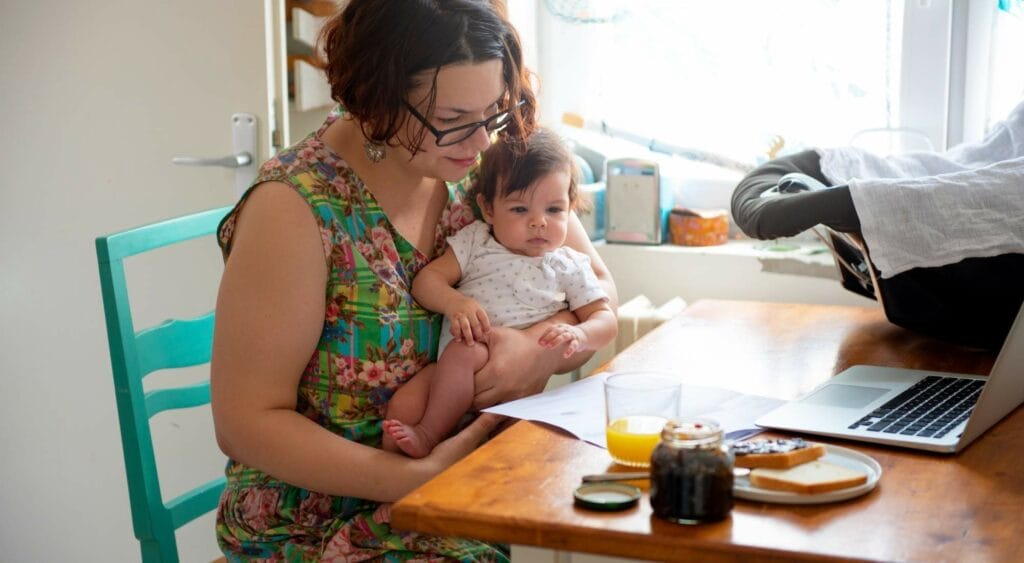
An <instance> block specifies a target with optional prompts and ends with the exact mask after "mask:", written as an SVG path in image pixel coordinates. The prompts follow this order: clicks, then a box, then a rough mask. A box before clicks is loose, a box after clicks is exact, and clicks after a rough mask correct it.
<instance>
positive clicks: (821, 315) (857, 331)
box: [393, 301, 1024, 561]
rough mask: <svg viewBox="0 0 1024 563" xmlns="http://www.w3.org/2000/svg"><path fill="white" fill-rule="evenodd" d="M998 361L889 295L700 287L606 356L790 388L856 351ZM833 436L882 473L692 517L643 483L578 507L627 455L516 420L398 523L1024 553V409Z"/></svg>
mask: <svg viewBox="0 0 1024 563" xmlns="http://www.w3.org/2000/svg"><path fill="white" fill-rule="evenodd" d="M994 359H995V357H994V354H992V353H989V352H982V351H977V350H971V349H965V348H960V347H956V346H952V345H949V344H946V343H942V342H938V341H935V340H930V339H927V338H924V337H921V336H918V335H915V334H913V333H910V332H908V331H905V330H903V329H900V328H898V327H895V326H892V325H890V324H889V323H888V322H887V321H886V320H885V319H884V316H883V315H882V313H881V311H880V310H878V309H872V308H858V307H845V306H820V305H793V304H774V303H752V302H735V301H701V302H697V303H695V304H693V305H691V306H690V307H689V308H687V309H686V310H685V311H684V312H683V314H681V315H680V316H678V317H676V318H674V319H672V320H670V321H668V322H666V323H665V324H663V325H662V326H661V327H659V328H658V329H656V330H655V331H653V332H651V333H650V334H648V335H647V336H645V337H644V338H642V339H641V340H639V341H637V342H636V343H635V344H634V345H633V346H631V347H630V348H628V349H627V350H625V351H624V352H623V353H621V354H620V355H619V356H617V357H616V358H615V359H614V360H612V361H611V362H610V363H609V364H608V366H607V368H608V369H613V370H627V369H658V370H668V371H673V372H675V373H679V374H681V376H682V377H683V378H684V381H685V382H686V383H688V384H700V385H716V386H719V387H725V388H730V389H735V390H738V391H743V392H745V393H752V394H762V395H767V396H773V397H779V398H783V399H790V398H793V397H796V396H798V395H799V394H801V393H803V392H806V391H808V390H809V389H811V388H812V387H814V386H815V385H817V384H818V383H819V382H821V381H823V380H824V379H826V378H828V377H830V376H832V375H834V374H835V373H838V372H839V371H842V370H843V369H845V368H846V367H848V366H850V365H853V364H874V365H888V366H902V367H913V368H921V369H931V370H937V371H953V372H961V373H976V374H987V373H988V371H989V370H990V369H991V366H992V363H993V361H994ZM684 400H685V398H684ZM594 408H595V409H601V408H603V405H594ZM768 435H769V436H771V435H777V434H768ZM822 441H825V442H827V443H832V444H836V445H842V446H845V447H849V448H853V449H855V450H857V451H860V452H862V453H865V454H867V455H870V456H872V457H874V458H875V459H876V460H878V462H879V463H880V464H881V466H882V470H883V475H882V478H881V481H880V482H879V484H878V486H877V487H876V488H875V489H874V490H873V491H871V492H870V493H868V494H866V495H864V496H862V497H858V498H856V499H852V500H848V501H844V502H839V503H833V504H825V505H777V504H767V503H761V502H751V501H745V500H739V499H737V501H736V507H735V508H734V509H733V511H732V514H731V516H730V517H729V518H728V519H726V520H724V521H722V522H718V523H713V524H702V525H697V526H683V525H677V524H672V523H670V522H666V521H662V520H659V519H657V518H654V517H652V516H651V509H650V504H649V499H648V497H647V495H646V492H645V494H644V496H643V498H642V499H641V501H640V504H639V506H637V507H635V508H632V509H629V510H627V511H624V512H616V513H599V512H592V511H587V510H583V509H579V508H576V507H575V506H574V505H573V497H572V492H573V490H574V489H575V488H576V486H578V485H579V484H580V479H581V477H582V476H583V475H584V474H588V473H601V472H606V471H614V470H616V469H619V468H617V467H616V466H615V465H614V464H612V463H611V461H610V458H609V457H608V454H607V452H606V451H605V450H603V449H600V448H598V447H595V446H592V445H590V444H587V443H585V442H582V441H580V440H576V439H575V438H573V437H571V436H569V435H568V434H566V433H564V432H562V431H559V430H556V429H553V428H551V427H548V426H545V425H541V424H537V423H533V422H526V421H521V422H517V423H516V424H514V425H512V426H511V427H510V428H509V429H508V430H506V431H504V432H503V433H501V434H500V435H498V436H497V437H495V438H494V439H493V440H491V441H490V442H488V443H487V444H485V445H484V446H482V447H481V448H480V449H478V450H477V451H476V452H474V453H473V454H471V455H470V456H468V457H466V458H465V459H463V460H462V461H460V462H459V463H458V464H456V465H455V466H453V467H451V468H449V469H448V470H447V471H446V472H444V473H442V474H441V475H439V476H438V477H437V478H435V479H433V480H432V481H430V482H428V483H426V484H425V485H424V486H422V487H421V488H419V489H418V490H416V491H414V492H412V493H410V494H409V495H408V496H406V497H405V498H404V499H402V500H401V501H400V502H398V503H397V504H396V505H395V506H394V510H393V524H394V526H395V527H397V528H401V529H411V530H418V531H422V532H428V533H434V534H443V535H454V536H466V537H473V538H479V539H486V540H492V541H499V542H504V543H512V544H523V545H532V546H539V547H546V548H549V549H555V550H564V551H579V552H589V553H599V554H607V555H615V556H622V557H630V558H637V559H650V560H658V561H681V560H692V561H750V560H758V561H775V560H777V561H800V560H885V561H903V560H908V561H1024V479H1022V477H1024V471H1022V470H1021V469H1020V468H1021V466H1022V465H1024V464H1022V462H1021V461H1020V459H1019V458H1020V457H1021V456H1022V453H1024V410H1022V409H1020V408H1018V409H1017V410H1016V411H1014V412H1013V413H1011V414H1010V415H1009V416H1008V417H1007V418H1005V419H1004V420H1002V421H1001V422H1000V423H999V424H997V425H996V426H995V427H993V428H992V429H990V430H989V431H988V432H987V433H986V434H985V435H983V436H982V437H981V438H980V439H979V440H977V441H976V442H975V443H974V444H972V445H971V446H969V447H968V448H967V449H966V450H965V451H963V452H961V453H960V454H957V455H955V456H954V455H944V454H933V453H925V452H916V451H911V450H902V449H898V448H890V447H885V446H875V445H867V444H862V443H856V442H844V441H842V440H836V439H831V438H830V439H827V440H822ZM620 470H621V469H620Z"/></svg>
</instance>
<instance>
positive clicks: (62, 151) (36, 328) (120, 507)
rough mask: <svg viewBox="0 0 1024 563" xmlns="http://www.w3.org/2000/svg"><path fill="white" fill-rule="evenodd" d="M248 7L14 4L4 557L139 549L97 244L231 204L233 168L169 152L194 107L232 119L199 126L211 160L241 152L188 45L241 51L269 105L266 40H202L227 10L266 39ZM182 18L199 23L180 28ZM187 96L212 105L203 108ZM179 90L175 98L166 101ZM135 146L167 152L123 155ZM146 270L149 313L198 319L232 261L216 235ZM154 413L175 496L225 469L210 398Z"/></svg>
mask: <svg viewBox="0 0 1024 563" xmlns="http://www.w3.org/2000/svg"><path fill="white" fill-rule="evenodd" d="M245 1H246V4H247V5H249V0H245ZM204 4H206V3H205V2H204ZM251 5H252V6H253V8H254V9H252V10H248V9H246V10H243V9H240V6H242V4H241V3H238V4H234V5H233V4H232V3H228V2H214V3H208V5H207V6H204V7H203V11H204V13H206V14H207V15H208V16H210V17H209V18H206V19H202V18H191V17H189V14H188V13H187V12H186V11H187V10H189V9H192V8H194V6H195V4H194V3H189V2H161V3H156V2H137V1H135V0H111V1H109V2H80V1H78V0H44V1H38V2H37V1H28V0H14V1H11V0H4V1H3V2H0V69H3V71H2V73H0V382H2V383H0V385H2V387H0V460H2V461H0V464H2V465H0V475H2V476H3V478H2V479H0V560H2V561H11V562H15V561H16V562H34V561H47V562H48V561H86V562H87V561H133V560H138V559H139V550H138V543H137V542H136V541H135V539H134V537H133V535H132V531H131V520H130V515H129V508H128V506H129V505H128V495H127V490H126V486H125V476H124V475H125V473H124V467H123V461H122V454H121V444H120V438H119V434H118V425H117V415H116V410H115V405H114V392H113V384H112V381H111V374H110V361H109V356H108V352H107V344H106V336H105V329H104V321H103V311H102V306H101V302H100V292H99V282H98V274H97V266H96V258H95V256H96V254H95V249H94V246H93V240H94V239H95V237H97V236H99V235H103V234H107V233H110V232H114V231H117V230H121V229H124V228H127V227H131V226H135V225H139V224H143V223H148V222H150V221H153V220H156V219H159V218H166V217H173V216H177V215H182V214H185V213H188V212H192V211H197V210H200V209H206V208H211V207H215V206H218V205H225V204H227V203H230V202H231V201H232V200H233V199H234V197H235V194H234V189H233V186H232V173H231V172H230V171H227V170H221V169H176V168H175V167H172V166H171V165H170V161H169V159H170V155H172V154H175V151H181V150H182V147H172V146H167V145H168V144H169V143H168V139H169V138H170V137H172V136H174V135H177V134H179V133H181V131H182V129H186V128H188V127H190V124H189V122H188V121H189V119H190V118H192V119H194V118H198V119H200V120H216V123H217V125H218V131H220V129H219V127H220V123H221V121H220V120H221V119H223V137H224V139H222V138H220V137H221V135H211V136H209V138H206V136H205V135H198V136H197V137H199V138H195V139H194V140H193V142H194V144H192V145H191V146H190V147H189V149H188V150H189V151H190V152H192V151H194V153H193V154H199V155H201V156H215V154H213V153H215V152H223V151H224V148H223V145H222V142H224V141H225V139H226V144H227V146H228V147H230V128H229V125H228V124H229V117H230V113H227V114H226V115H223V116H218V117H216V118H214V117H207V116H206V115H205V113H204V112H205V111H207V110H209V111H211V112H212V111H216V112H218V113H219V112H220V110H221V108H220V107H219V106H218V104H220V103H222V102H223V100H219V99H214V98H216V96H214V95H212V94H211V93H210V90H212V86H210V81H209V80H204V79H202V78H201V77H199V76H196V73H195V71H194V70H193V69H191V68H186V67H185V65H183V64H181V62H180V61H181V60H183V59H186V58H188V57H190V56H204V57H205V58H206V59H207V60H212V59H218V62H220V60H224V61H227V62H228V63H230V62H231V61H235V63H233V64H230V66H228V67H226V68H225V70H221V71H220V73H219V74H220V75H221V76H230V77H231V78H232V79H234V80H238V81H241V82H242V83H244V84H246V87H247V88H250V89H252V90H253V91H254V93H255V97H256V98H259V99H263V100H264V104H265V99H266V90H265V84H263V83H265V78H263V75H265V71H263V68H264V67H265V65H263V64H262V63H260V64H256V65H252V66H253V67H254V68H255V71H256V72H257V73H258V74H256V75H253V74H251V71H252V68H246V67H245V66H244V65H239V64H237V61H239V60H241V59H242V58H243V57H245V56H249V54H250V53H253V52H254V53H255V55H254V56H255V57H256V58H255V59H254V60H255V61H257V62H259V61H262V60H263V58H264V55H263V53H264V51H263V49H262V48H261V47H258V46H257V47H255V48H254V47H253V46H252V45H250V44H238V42H237V41H234V40H227V41H223V36H221V37H220V40H221V41H223V42H224V43H225V44H224V45H221V46H220V47H219V49H218V50H217V51H216V52H211V51H202V52H197V50H200V49H201V47H200V46H199V44H200V43H201V42H200V41H196V40H195V39H194V38H195V37H200V36H206V37H211V36H212V37H217V36H216V35H215V34H216V33H218V32H221V31H222V30H220V29H219V28H218V29H209V27H207V26H212V25H215V24H213V23H211V22H212V21H220V19H219V18H221V17H231V18H234V20H235V21H238V22H239V25H240V26H243V27H246V28H247V29H251V30H253V32H252V33H253V34H255V43H258V44H262V41H263V37H262V36H263V27H262V25H263V24H262V18H263V13H262V9H263V8H262V4H259V3H251ZM214 16H216V17H214ZM168 22H174V23H175V24H176V28H177V29H182V28H184V29H189V30H191V31H189V32H188V33H187V34H182V35H178V34H176V33H175V34H169V33H167V29H168V28H169V27H170V26H169V25H163V24H165V23H168ZM190 37H192V38H193V39H192V40H190V39H189V38H190ZM221 58H223V59H221ZM189 79H191V80H189ZM261 81H262V82H261ZM261 88H262V89H263V90H261ZM190 96H199V97H204V98H205V99H206V102H205V103H204V104H202V107H199V108H192V107H190V106H187V105H186V102H187V98H189V97H190ZM168 97H170V98H171V99H173V100H174V102H175V103H173V104H167V105H165V104H164V103H163V100H164V99H166V98H168ZM234 111H251V112H252V113H256V114H260V113H261V108H260V107H253V108H236V109H235V110H234ZM262 113H264V114H265V111H263V112H262ZM139 147H145V148H151V149H152V151H150V152H151V153H152V154H153V155H154V156H153V158H152V159H150V158H138V157H136V156H132V157H125V156H124V155H126V154H129V153H131V154H133V155H135V154H138V153H139V151H137V150H136V149H137V148H139ZM182 152H184V151H182ZM179 154H180V153H179ZM156 155H159V156H156ZM137 266H138V265H137V264H132V263H129V265H128V267H129V272H128V273H129V278H130V282H132V285H133V289H134V291H133V292H132V297H133V299H135V298H139V299H138V302H139V303H140V306H139V309H138V311H137V313H138V316H139V317H140V318H141V319H142V320H143V321H146V322H156V321H159V320H161V319H162V318H164V317H165V313H164V311H163V310H162V306H163V305H165V304H167V303H169V302H175V303H180V304H183V305H184V306H186V307H187V308H188V309H190V310H191V311H190V312H193V313H199V312H201V311H204V310H209V309H211V308H212V305H213V297H214V292H215V289H216V288H215V281H216V279H217V275H218V271H219V268H220V257H219V252H218V250H217V249H216V246H215V245H214V244H213V242H212V239H210V240H208V241H206V242H205V243H199V244H196V245H191V246H190V249H189V251H187V252H185V253H181V254H177V253H176V254H174V255H173V256H170V255H167V256H163V257H161V258H160V259H158V260H156V261H153V262H150V263H147V264H146V267H147V269H148V268H150V267H153V268H156V267H159V270H158V271H157V272H156V273H154V274H152V275H145V276H143V275H138V274H140V268H138V267H137ZM192 274H196V275H195V276H193V275H192ZM210 280H213V281H214V284H211V283H209V282H210ZM143 303H144V305H143ZM156 377H159V376H156ZM154 422H155V429H154V434H155V435H156V439H157V440H158V441H159V443H160V444H161V445H165V446H167V447H165V448H164V449H163V452H164V454H165V455H162V456H159V457H158V461H159V463H160V464H161V466H162V467H163V466H165V465H166V466H168V467H169V469H168V471H167V472H166V474H165V475H164V483H163V484H164V485H165V490H170V491H176V492H180V491H181V490H184V486H185V483H186V482H189V481H192V480H195V479H198V477H196V476H194V475H193V474H194V473H202V472H203V471H210V472H211V473H212V474H214V475H215V474H217V473H218V472H221V471H222V470H223V463H224V458H223V455H222V454H220V452H219V451H217V448H216V444H215V443H214V440H213V437H212V425H211V424H210V416H209V411H208V409H207V410H206V411H205V412H203V411H199V412H196V411H195V410H193V412H191V413H187V414H186V415H182V416H180V417H170V416H163V415H161V416H159V417H157V418H156V419H155V420H154ZM177 458H182V459H187V460H189V461H188V462H187V463H186V462H182V461H180V460H179V459H177ZM186 468H187V469H186ZM212 530H213V528H212V517H208V518H206V519H204V521H201V522H198V523H197V524H196V525H195V526H191V527H189V528H188V530H186V531H185V532H183V534H182V535H181V536H179V537H183V541H182V543H183V546H182V550H181V551H182V555H183V560H185V561H204V560H205V561H209V560H211V559H213V558H214V557H215V556H216V555H217V549H216V544H215V541H214V539H213V532H212Z"/></svg>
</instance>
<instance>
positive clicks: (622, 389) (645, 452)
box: [604, 372, 682, 467]
mask: <svg viewBox="0 0 1024 563" xmlns="http://www.w3.org/2000/svg"><path fill="white" fill-rule="evenodd" d="M681 391H682V384H681V383H680V381H679V379H678V378H676V377H675V376H673V375H670V374H666V373H657V372H623V373H617V374H612V375H610V376H608V378H607V379H605V381H604V400H605V437H606V438H607V441H608V453H609V454H611V456H612V460H613V461H615V463H618V464H621V465H627V466H630V467H649V466H650V464H651V452H652V451H654V446H656V445H657V444H658V442H659V441H660V440H661V430H662V428H664V426H665V423H666V422H668V420H669V419H671V418H676V417H678V416H679V400H680V394H681Z"/></svg>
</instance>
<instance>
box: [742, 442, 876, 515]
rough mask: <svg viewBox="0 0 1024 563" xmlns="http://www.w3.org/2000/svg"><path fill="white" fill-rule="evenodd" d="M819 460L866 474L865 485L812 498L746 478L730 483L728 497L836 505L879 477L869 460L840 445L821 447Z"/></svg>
mask: <svg viewBox="0 0 1024 563" xmlns="http://www.w3.org/2000/svg"><path fill="white" fill-rule="evenodd" d="M820 459H821V460H822V461H827V462H829V463H834V464H836V465H842V466H844V467H848V468H850V469H856V470H858V471H863V472H864V473H867V475H868V480H867V482H865V483H863V484H861V485H856V486H853V487H847V488H845V489H839V490H837V491H828V492H826V493H819V494H816V495H801V494H798V493H790V492H787V491H772V490H769V489H762V488H760V487H755V486H753V485H751V484H750V480H749V478H748V476H747V475H744V476H737V477H736V480H735V482H734V484H733V489H732V494H733V496H734V497H736V498H741V499H746V500H756V501H761V502H774V503H779V504H824V503H828V502H839V501H841V500H847V499H851V498H855V497H859V496H861V495H863V494H866V493H868V492H869V491H871V489H874V488H875V485H877V484H878V480H879V479H880V478H881V477H882V466H881V465H879V464H878V462H877V461H875V459H874V458H873V457H870V456H867V455H864V454H862V453H860V452H858V451H855V450H851V449H849V448H843V447H840V446H832V445H829V444H826V445H825V455H824V456H822V457H821V458H820Z"/></svg>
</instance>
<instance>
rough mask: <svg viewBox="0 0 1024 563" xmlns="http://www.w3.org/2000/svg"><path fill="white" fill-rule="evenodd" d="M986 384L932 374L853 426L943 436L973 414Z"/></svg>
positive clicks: (882, 430) (905, 433) (909, 434)
mask: <svg viewBox="0 0 1024 563" xmlns="http://www.w3.org/2000/svg"><path fill="white" fill-rule="evenodd" d="M984 385H985V381H984V380H980V379H961V378H958V377H941V376H936V375H929V376H927V377H925V378H924V379H922V380H921V381H918V382H917V383H916V384H914V386H913V387H911V388H909V389H907V390H906V391H904V392H902V393H900V394H899V395H897V396H895V397H893V398H892V399H891V400H890V401H888V402H887V403H885V404H884V405H882V406H880V407H878V408H877V409H875V410H874V411H872V412H871V414H869V415H867V416H865V417H864V418H862V419H860V420H858V421H857V422H855V423H853V424H851V425H850V428H851V429H854V430H856V429H858V428H864V429H865V430H867V431H868V432H883V433H886V434H902V435H905V436H922V437H929V438H942V437H943V436H945V435H946V434H948V433H949V431H950V430H952V429H954V428H956V426H957V425H958V424H960V423H961V422H963V421H965V420H967V417H969V416H971V411H972V410H974V403H976V402H977V401H978V396H979V395H980V394H981V388H982V387H983V386H984Z"/></svg>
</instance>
